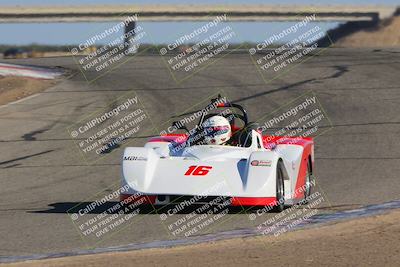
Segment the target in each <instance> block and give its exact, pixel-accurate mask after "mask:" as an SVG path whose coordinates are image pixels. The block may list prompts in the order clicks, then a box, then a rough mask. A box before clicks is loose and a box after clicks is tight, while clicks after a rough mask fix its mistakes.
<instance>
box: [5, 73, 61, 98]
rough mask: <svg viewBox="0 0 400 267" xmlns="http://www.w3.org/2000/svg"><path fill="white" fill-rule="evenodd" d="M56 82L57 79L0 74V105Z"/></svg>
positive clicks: (36, 91) (42, 89) (34, 92)
mask: <svg viewBox="0 0 400 267" xmlns="http://www.w3.org/2000/svg"><path fill="white" fill-rule="evenodd" d="M56 83H57V81H56V80H42V79H33V78H25V77H15V76H0V105H4V104H7V103H10V102H13V101H16V100H19V99H22V98H24V97H27V96H30V95H33V94H36V93H39V92H42V91H44V90H45V89H47V88H49V87H51V86H54V85H55V84H56Z"/></svg>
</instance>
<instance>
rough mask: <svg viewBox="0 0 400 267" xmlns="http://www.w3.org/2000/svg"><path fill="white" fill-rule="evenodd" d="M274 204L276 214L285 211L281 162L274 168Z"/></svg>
mask: <svg viewBox="0 0 400 267" xmlns="http://www.w3.org/2000/svg"><path fill="white" fill-rule="evenodd" d="M276 203H277V204H276V205H275V207H274V210H275V211H276V212H282V211H283V210H284V209H285V184H284V180H283V164H282V161H278V165H277V167H276Z"/></svg>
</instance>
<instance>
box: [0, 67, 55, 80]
mask: <svg viewBox="0 0 400 267" xmlns="http://www.w3.org/2000/svg"><path fill="white" fill-rule="evenodd" d="M62 74H63V72H62V71H60V70H55V69H50V68H45V67H36V66H27V65H15V64H7V63H0V75H1V76H20V77H30V78H36V79H47V80H51V79H55V78H57V77H59V76H61V75H62Z"/></svg>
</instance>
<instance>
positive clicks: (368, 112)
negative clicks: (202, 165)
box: [0, 49, 400, 256]
mask: <svg viewBox="0 0 400 267" xmlns="http://www.w3.org/2000/svg"><path fill="white" fill-rule="evenodd" d="M8 62H15V63H28V64H36V65H43V66H63V67H66V68H69V69H72V70H73V72H74V71H75V72H76V75H74V76H72V77H71V78H69V79H67V80H65V81H63V82H61V83H60V84H58V85H57V86H56V87H54V88H52V89H51V90H49V91H47V92H45V93H42V94H40V95H39V96H37V97H33V98H31V99H28V100H26V101H23V102H20V103H17V104H14V105H10V106H7V107H2V108H0V126H1V128H0V129H1V135H0V148H1V151H2V153H0V169H1V171H0V183H1V186H0V214H1V215H0V233H1V236H2V238H1V239H0V255H3V256H5V255H26V254H32V253H46V252H61V251H69V250H74V249H79V248H85V244H84V243H83V242H82V240H81V238H80V236H79V234H78V232H77V230H76V229H75V228H74V226H73V224H72V222H71V219H70V217H69V216H68V215H67V214H66V211H67V210H68V209H69V208H71V207H72V206H74V205H75V204H78V203H80V202H82V201H85V200H86V199H87V198H88V197H90V196H92V195H94V194H95V193H97V192H99V191H101V190H104V188H106V187H107V186H109V185H110V184H113V183H115V182H117V181H118V179H119V175H120V165H119V157H120V153H121V151H122V150H121V148H120V149H117V150H115V151H113V152H112V156H109V157H107V158H106V159H104V160H100V161H98V162H97V163H96V164H94V165H89V166H88V165H86V164H84V163H82V161H81V160H80V158H79V157H78V156H77V151H76V150H75V147H74V143H73V141H72V140H71V137H70V136H69V135H68V133H67V131H66V127H68V126H69V125H71V124H72V123H74V122H76V120H77V119H79V118H82V117H84V116H85V115H86V114H88V113H90V112H93V111H96V110H98V109H99V108H102V107H104V105H105V103H108V102H109V101H111V100H113V99H115V98H116V97H118V96H120V95H123V94H125V93H127V92H128V91H129V90H135V91H136V93H137V94H138V96H139V97H140V99H141V100H142V101H143V103H144V105H145V107H146V109H147V111H148V113H149V114H150V116H151V118H152V119H154V120H155V121H156V122H159V123H160V122H163V121H166V120H169V119H170V118H171V117H172V116H173V115H174V114H178V113H179V112H182V111H183V110H185V109H188V108H190V107H191V105H193V104H195V103H196V102H198V100H201V99H204V98H205V97H206V96H208V95H210V94H213V93H215V92H217V91H218V90H220V89H223V90H224V91H225V92H226V93H227V94H228V95H229V97H230V98H231V99H233V100H237V101H238V102H239V103H241V104H243V105H245V106H246V107H247V108H248V111H249V113H250V114H251V115H252V119H253V120H256V119H257V118H259V117H260V116H262V115H264V114H267V113H269V112H271V111H273V110H275V109H276V108H277V107H279V106H281V105H283V104H285V103H287V102H288V101H290V100H291V99H294V98H295V97H297V96H299V95H301V94H303V93H305V92H308V91H309V90H313V91H314V92H315V93H316V95H317V97H318V99H319V100H320V102H321V104H322V106H323V108H324V109H325V111H326V113H327V115H328V116H329V118H330V120H331V121H332V123H333V126H334V127H333V128H332V129H331V130H329V131H327V132H326V133H324V134H323V135H321V136H319V137H318V138H317V139H316V151H315V153H316V166H317V167H316V172H315V175H316V177H317V179H318V182H319V185H320V187H321V188H322V189H323V190H324V191H325V193H326V196H327V197H328V199H329V205H328V204H327V203H326V204H325V205H322V206H321V207H320V208H319V209H320V210H322V211H323V212H330V211H332V210H337V209H351V208H355V207H358V206H360V205H364V204H372V203H381V202H385V201H390V200H394V199H398V198H399V195H400V183H399V180H398V174H399V173H400V167H399V166H400V164H399V163H400V145H399V143H398V136H399V133H400V125H399V124H400V105H399V104H400V89H399V87H400V82H399V80H398V73H399V70H400V50H373V49H365V50H350V49H328V51H325V52H324V53H322V54H321V55H320V56H316V57H314V58H312V59H310V60H308V61H307V62H305V63H302V64H301V66H300V67H297V68H295V69H293V70H291V71H290V72H289V73H288V74H287V75H284V76H282V77H280V78H279V79H275V80H274V81H273V82H270V83H268V84H266V83H265V82H264V81H263V80H262V79H261V77H260V75H259V74H258V73H257V71H256V69H255V67H254V65H253V63H252V62H251V60H250V58H249V56H248V55H246V54H235V55H229V56H227V57H224V58H223V59H221V60H220V61H218V62H217V63H216V64H213V65H212V66H210V67H209V68H207V69H205V70H203V71H201V72H199V73H197V74H196V75H194V76H193V77H192V78H191V79H188V80H187V81H185V82H183V83H180V84H177V83H176V82H175V81H174V80H173V79H172V78H171V75H170V73H169V72H168V70H167V68H166V67H165V65H164V64H163V63H162V61H161V60H160V57H159V56H138V57H136V58H134V59H132V60H130V61H128V62H127V63H125V64H123V65H122V66H120V67H119V68H117V69H115V70H113V71H111V72H110V73H108V74H107V75H105V76H103V77H102V78H100V79H98V80H96V81H95V82H93V83H91V84H88V83H87V82H86V80H85V79H84V78H83V76H82V75H81V74H80V73H79V72H78V70H77V67H76V65H75V63H74V62H73V60H72V59H71V58H49V59H30V60H9V61H8ZM135 142H136V143H137V144H143V143H144V142H145V138H139V139H138V140H135ZM140 216H142V220H141V221H140V223H134V224H132V225H130V226H129V227H128V228H126V229H124V230H123V231H121V232H119V233H118V234H116V235H114V236H113V237H112V238H110V239H107V240H105V241H104V242H102V243H101V245H100V246H111V245H122V244H127V243H133V242H146V241H152V240H160V239H167V238H169V236H168V234H167V233H166V231H165V228H164V227H163V225H162V223H161V222H160V219H159V216H158V215H140ZM178 216H181V215H178ZM227 216H236V217H235V218H234V220H231V221H230V222H229V223H226V224H223V225H220V226H219V227H218V229H215V231H221V230H229V229H235V228H244V227H249V220H248V219H247V217H246V216H245V215H243V216H242V215H239V216H237V215H234V214H229V215H227Z"/></svg>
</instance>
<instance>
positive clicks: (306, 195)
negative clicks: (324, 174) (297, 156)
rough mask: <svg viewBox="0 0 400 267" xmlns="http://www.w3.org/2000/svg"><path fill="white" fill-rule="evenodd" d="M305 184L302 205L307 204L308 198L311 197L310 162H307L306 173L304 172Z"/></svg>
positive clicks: (311, 177)
mask: <svg viewBox="0 0 400 267" xmlns="http://www.w3.org/2000/svg"><path fill="white" fill-rule="evenodd" d="M305 179H306V180H305V182H304V186H305V189H304V200H303V203H304V204H307V203H308V198H309V197H310V196H311V193H312V185H313V182H312V179H313V176H312V168H311V162H310V161H309V160H307V172H306V178H305Z"/></svg>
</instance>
